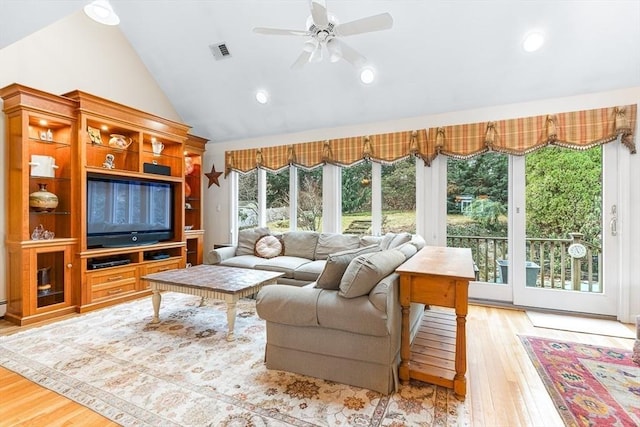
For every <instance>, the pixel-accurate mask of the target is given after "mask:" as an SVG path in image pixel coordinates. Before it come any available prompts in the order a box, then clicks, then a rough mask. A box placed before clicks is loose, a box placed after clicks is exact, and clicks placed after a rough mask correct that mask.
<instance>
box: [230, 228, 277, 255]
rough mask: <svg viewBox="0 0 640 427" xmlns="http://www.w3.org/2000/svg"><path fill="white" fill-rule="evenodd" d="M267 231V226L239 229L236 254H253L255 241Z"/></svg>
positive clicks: (267, 232)
mask: <svg viewBox="0 0 640 427" xmlns="http://www.w3.org/2000/svg"><path fill="white" fill-rule="evenodd" d="M267 234H270V233H269V228H267V227H260V228H249V229H246V230H240V232H239V233H238V248H237V249H236V255H253V251H254V248H255V246H256V241H257V240H258V239H259V238H260V237H262V236H266V235H267Z"/></svg>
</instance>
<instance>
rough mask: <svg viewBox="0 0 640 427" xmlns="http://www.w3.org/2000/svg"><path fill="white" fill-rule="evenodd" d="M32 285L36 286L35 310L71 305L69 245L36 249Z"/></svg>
mask: <svg viewBox="0 0 640 427" xmlns="http://www.w3.org/2000/svg"><path fill="white" fill-rule="evenodd" d="M34 252H35V262H34V263H33V265H32V271H31V274H32V277H35V279H34V280H32V281H31V286H32V287H34V288H35V290H34V294H35V295H36V300H35V303H36V307H35V311H36V312H38V311H41V310H46V309H47V308H50V307H51V308H53V307H54V306H55V307H56V308H58V307H60V305H69V302H70V288H69V286H70V283H71V267H72V265H71V249H70V247H69V246H52V247H40V248H36V249H35V250H34Z"/></svg>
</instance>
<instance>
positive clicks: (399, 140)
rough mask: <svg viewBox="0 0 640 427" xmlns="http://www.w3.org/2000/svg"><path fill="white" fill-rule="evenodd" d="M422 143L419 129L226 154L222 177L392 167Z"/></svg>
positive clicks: (417, 148) (425, 139)
mask: <svg viewBox="0 0 640 427" xmlns="http://www.w3.org/2000/svg"><path fill="white" fill-rule="evenodd" d="M426 141H427V132H426V130H424V129H421V130H418V131H403V132H394V133H385V134H378V135H371V136H358V137H350V138H338V139H329V140H326V141H313V142H302V143H299V144H292V145H280V146H275V147H263V148H250V149H246V150H234V151H227V152H226V153H225V157H226V158H225V164H226V168H225V170H226V173H229V172H230V171H232V170H234V171H237V172H248V171H250V170H253V169H256V168H264V169H268V170H271V171H277V170H280V169H282V168H285V167H288V166H291V165H295V166H299V167H302V168H305V169H311V168H314V167H316V166H319V165H322V164H326V163H330V164H335V165H340V166H349V165H352V164H354V163H357V162H360V161H362V160H370V161H374V162H381V163H392V162H395V161H396V160H399V159H402V158H405V157H407V156H409V155H412V154H414V155H416V154H419V147H426V146H427V142H426Z"/></svg>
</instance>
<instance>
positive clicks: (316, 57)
mask: <svg viewBox="0 0 640 427" xmlns="http://www.w3.org/2000/svg"><path fill="white" fill-rule="evenodd" d="M323 57H324V55H323V54H322V43H318V46H316V48H315V50H314V51H313V52H311V57H310V58H309V62H322V58H323Z"/></svg>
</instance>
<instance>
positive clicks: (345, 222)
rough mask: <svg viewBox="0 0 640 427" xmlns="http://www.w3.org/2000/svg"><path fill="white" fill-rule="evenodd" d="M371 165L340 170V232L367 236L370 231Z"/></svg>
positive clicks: (364, 164)
mask: <svg viewBox="0 0 640 427" xmlns="http://www.w3.org/2000/svg"><path fill="white" fill-rule="evenodd" d="M371 183H372V178H371V163H370V162H362V163H358V164H355V165H353V166H349V167H345V168H342V231H343V232H344V233H351V234H369V233H370V229H371Z"/></svg>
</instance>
